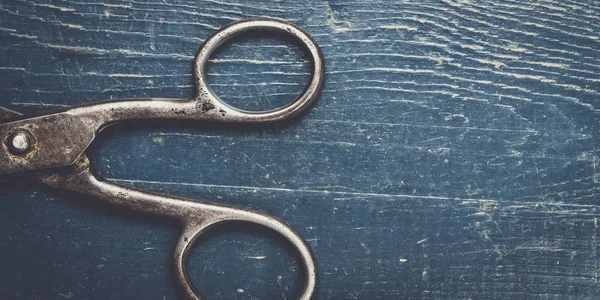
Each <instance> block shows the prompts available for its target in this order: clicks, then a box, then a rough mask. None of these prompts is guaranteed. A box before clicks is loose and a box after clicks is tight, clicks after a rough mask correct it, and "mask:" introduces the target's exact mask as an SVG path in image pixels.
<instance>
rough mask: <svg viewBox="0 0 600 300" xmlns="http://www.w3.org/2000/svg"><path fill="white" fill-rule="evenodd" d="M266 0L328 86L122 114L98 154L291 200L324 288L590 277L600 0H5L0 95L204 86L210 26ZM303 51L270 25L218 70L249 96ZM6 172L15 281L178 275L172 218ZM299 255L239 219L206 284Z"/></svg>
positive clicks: (158, 285)
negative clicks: (218, 120)
mask: <svg viewBox="0 0 600 300" xmlns="http://www.w3.org/2000/svg"><path fill="white" fill-rule="evenodd" d="M251 17H275V18H280V19H284V20H288V21H291V22H294V23H296V24H298V25H299V26H300V27H302V28H304V29H305V30H307V31H308V32H309V33H310V34H311V35H312V36H313V37H314V38H315V40H316V41H317V42H318V44H319V45H320V46H321V48H322V50H323V53H324V55H325V59H326V68H327V80H326V85H325V88H324V90H323V93H322V97H321V99H320V100H319V102H318V103H317V104H316V106H315V107H314V108H313V109H312V110H311V111H310V112H309V113H308V114H307V115H306V116H304V117H302V118H301V119H299V120H297V121H296V122H294V123H293V124H286V125H285V126H277V127H267V128H260V129H259V128H237V129H235V128H226V129H223V128H215V126H214V125H206V124H185V123H183V124H164V123H150V124H143V125H138V126H134V127H130V126H126V127H120V128H114V129H109V130H108V131H107V132H106V133H105V134H103V135H102V136H101V138H100V141H99V142H98V143H97V144H96V145H94V149H93V153H92V154H93V162H94V165H95V168H96V170H97V172H98V173H99V174H100V175H101V176H103V177H105V178H107V179H108V180H112V181H115V182H118V183H121V184H126V185H132V186H135V187H137V188H141V189H148V190H152V191H157V192H165V193H168V194H172V195H179V196H184V197H188V198H193V199H208V200H211V201H215V202H220V203H227V204H232V205H239V206H242V207H247V208H251V209H256V210H259V211H262V212H265V213H268V214H271V215H274V216H277V217H279V218H281V219H283V220H285V221H287V222H289V223H290V224H291V225H292V226H293V227H295V228H296V229H297V230H298V231H299V232H301V233H302V235H303V236H304V237H305V238H306V239H307V240H308V242H309V244H310V245H311V246H312V248H313V250H314V251H315V255H316V257H317V260H318V263H319V268H320V281H319V284H320V290H319V295H318V298H319V299H399V298H400V299H497V298H510V299H561V300H562V299H598V297H599V296H600V289H599V288H598V272H599V271H598V241H597V239H598V237H597V236H598V218H599V217H600V216H599V213H598V211H597V210H598V203H597V202H598V201H597V200H598V195H599V191H600V168H599V167H598V162H599V159H598V156H599V150H598V149H599V148H600V139H599V138H598V135H597V134H596V133H597V132H599V131H600V122H599V121H598V120H600V118H599V117H600V113H599V109H598V106H599V102H598V99H599V97H598V96H599V95H600V75H599V74H600V64H599V63H598V61H600V60H599V58H600V45H599V43H600V35H599V33H598V31H599V30H600V22H599V20H600V6H599V5H597V4H596V3H595V2H593V1H583V0H569V1H556V0H545V1H538V2H530V1H520V0H493V1H485V2H475V1H454V0H442V1H418V2H413V1H389V2H378V1H375V2H363V1H337V0H336V1H317V0H311V1H303V2H302V3H296V2H295V1H270V0H258V1H252V2H247V3H245V2H243V1H240V2H235V1H210V0H206V1H189V0H177V1H145V0H142V1H113V0H103V1H99V2H95V1H89V0H60V1H5V2H3V3H1V4H0V41H1V42H0V91H1V93H2V97H0V106H3V107H7V108H9V109H13V110H15V111H18V112H22V113H37V112H41V111H44V110H49V109H56V108H63V107H69V106H72V105H78V104H83V103H91V102H95V101H100V100H108V99H119V98H127V97H180V98H187V97H191V96H192V95H193V94H194V88H193V86H192V78H191V68H192V60H193V56H194V54H195V52H196V51H197V49H198V47H199V46H200V44H201V43H202V42H203V41H204V39H205V38H206V37H208V36H209V35H210V34H211V33H212V32H214V31H215V30H216V29H218V28H220V27H222V26H224V25H226V24H228V23H230V22H232V21H235V20H240V19H244V18H251ZM309 70H310V65H309V62H308V61H307V59H306V57H305V56H304V55H303V54H302V51H301V50H300V49H299V48H298V47H297V46H295V45H293V44H291V43H290V42H288V41H281V40H279V37H277V36H266V35H256V36H253V37H251V38H248V39H241V40H236V41H234V42H233V43H232V44H230V45H226V46H225V47H224V48H223V50H222V51H220V52H218V53H216V54H215V56H214V59H213V60H212V61H211V63H210V65H209V73H210V75H211V76H210V81H211V84H212V86H213V88H214V89H215V91H216V92H217V93H218V94H219V95H220V96H221V97H222V98H223V99H226V100H227V101H228V102H229V103H231V104H233V105H236V106H238V107H243V108H247V109H253V110H259V109H267V108H272V107H277V106H281V105H284V104H285V103H287V102H289V101H290V100H292V99H293V98H294V97H295V96H296V95H297V94H298V93H300V92H301V91H302V89H303V87H304V84H305V82H306V81H307V80H308V77H309V74H308V72H309ZM0 189H2V192H1V193H0V253H1V254H2V255H0V266H2V268H1V269H2V271H0V298H2V299H4V298H6V299H62V298H68V299H123V298H127V299H139V298H142V299H176V298H177V295H176V293H175V288H174V284H173V282H172V280H171V277H172V270H171V268H170V255H171V250H172V247H173V245H174V243H175V241H176V238H177V233H178V229H177V227H176V226H175V224H171V223H169V222H166V221H164V220H159V219H155V218H149V217H140V216H132V215H130V214H128V213H127V212H123V211H120V210H118V209H115V208H110V207H103V206H99V205H96V204H94V202H93V200H92V199H81V198H80V197H78V196H77V195H72V194H64V193H61V192H57V191H51V190H48V189H44V188H41V187H37V186H35V187H32V186H31V184H30V183H28V182H21V181H19V180H14V179H12V178H3V179H2V181H0ZM228 229H231V230H232V233H228V231H227V230H228ZM292 257H293V254H292V253H291V252H290V250H289V249H288V248H287V247H286V246H285V245H284V244H283V243H282V242H281V241H280V240H279V239H278V238H277V237H274V236H272V235H270V234H269V233H265V232H262V231H260V230H256V228H245V227H243V226H237V227H236V226H234V227H231V228H224V229H222V230H219V231H217V232H216V233H214V234H213V235H211V236H210V237H209V238H208V239H207V240H205V241H203V244H202V246H199V247H198V249H197V250H195V252H194V255H193V256H192V258H191V262H190V272H191V276H192V278H193V279H194V282H196V283H197V285H198V288H199V289H200V290H201V291H202V292H203V293H204V294H205V295H206V296H207V298H208V299H256V298H260V299H263V298H282V297H283V298H292V299H293V298H294V296H295V295H296V294H297V292H298V290H299V288H300V284H301V283H300V278H301V277H300V276H301V270H299V269H298V267H297V265H296V264H295V263H294V261H293V259H292Z"/></svg>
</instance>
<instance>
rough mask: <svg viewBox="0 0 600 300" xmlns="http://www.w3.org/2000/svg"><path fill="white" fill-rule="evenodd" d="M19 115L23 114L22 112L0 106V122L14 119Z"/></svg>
mask: <svg viewBox="0 0 600 300" xmlns="http://www.w3.org/2000/svg"><path fill="white" fill-rule="evenodd" d="M18 116H22V114H20V113H18V112H16V111H13V110H10V109H8V108H4V107H2V106H0V123H2V121H4V120H6V119H12V118H15V117H18Z"/></svg>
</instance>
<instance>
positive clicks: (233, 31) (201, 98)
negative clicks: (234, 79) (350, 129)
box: [194, 19, 325, 123]
mask: <svg viewBox="0 0 600 300" xmlns="http://www.w3.org/2000/svg"><path fill="white" fill-rule="evenodd" d="M265 30H266V31H274V32H279V33H283V34H285V35H287V36H289V37H291V38H292V39H293V40H295V41H297V42H298V43H299V44H300V45H301V46H302V48H304V50H306V51H307V52H308V54H310V60H311V62H312V70H311V79H310V82H309V83H308V85H307V86H306V88H305V89H304V91H303V92H302V94H300V96H298V98H296V100H294V101H293V102H292V103H290V104H288V105H286V106H283V107H280V108H276V109H273V110H268V111H261V112H254V111H246V110H241V109H238V108H235V107H233V106H230V105H228V104H227V103H225V102H224V101H223V100H221V98H219V96H217V95H216V94H215V92H214V91H213V90H212V88H211V87H210V85H209V84H208V77H207V73H206V64H207V62H208V59H209V58H210V56H211V54H212V53H213V52H214V51H215V50H216V49H218V48H219V47H220V46H221V45H222V44H223V43H225V42H227V41H228V40H230V39H232V38H234V37H236V36H238V35H240V34H242V33H245V32H249V31H265ZM323 65H324V63H323V53H321V49H320V48H319V46H318V45H317V43H316V42H315V41H314V40H313V39H312V38H311V37H310V35H308V33H306V32H304V31H303V30H302V29H300V28H298V27H297V26H296V25H294V24H291V23H288V22H285V21H281V20H277V19H247V20H242V21H238V22H234V23H231V24H229V25H227V26H225V27H223V28H221V29H219V30H218V31H216V32H215V33H214V34H213V35H211V36H210V37H209V38H208V39H206V41H205V42H204V44H203V45H202V47H200V50H198V53H197V54H196V58H195V60H194V78H195V80H196V97H195V100H196V101H197V102H198V103H199V104H200V105H205V104H206V105H208V107H218V108H220V109H222V111H219V112H218V113H219V114H220V115H221V117H222V118H220V119H221V121H225V122H227V121H234V122H236V121H237V122H244V123H247V122H270V121H279V120H282V119H288V118H292V117H295V116H296V115H298V114H299V113H302V112H303V111H305V110H306V109H307V108H308V107H310V106H311V104H312V103H314V102H315V100H316V99H317V97H318V95H319V92H320V90H321V88H322V86H323V80H324V77H325V76H324V72H325V69H324V66H323Z"/></svg>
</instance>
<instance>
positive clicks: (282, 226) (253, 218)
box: [173, 204, 317, 300]
mask: <svg viewBox="0 0 600 300" xmlns="http://www.w3.org/2000/svg"><path fill="white" fill-rule="evenodd" d="M186 210H188V212H189V213H191V214H194V210H197V213H196V214H195V215H203V216H206V215H207V214H209V215H210V217H207V218H204V217H201V218H200V219H199V220H198V221H196V220H194V219H189V218H188V217H184V218H182V221H183V222H185V223H184V229H183V232H182V234H181V236H180V237H179V241H178V242H177V246H176V247H175V253H174V257H173V263H174V264H175V273H176V276H177V279H178V282H179V284H180V288H181V291H182V292H183V293H184V295H185V296H186V297H188V298H189V299H191V300H203V299H204V298H203V297H202V295H201V294H200V293H199V292H198V291H197V290H196V289H195V288H194V285H193V283H192V281H191V280H190V278H189V276H188V272H187V270H186V262H187V256H188V253H189V251H190V249H191V248H192V245H193V244H194V241H196V240H197V239H198V238H199V237H200V236H201V235H202V234H203V233H206V232H207V231H208V230H209V229H210V228H211V227H213V226H215V225H218V224H222V223H225V222H232V221H235V222H243V223H252V224H258V225H261V226H263V227H266V228H268V229H271V230H273V231H275V232H277V233H279V234H280V235H282V236H283V237H284V238H285V239H286V240H287V241H288V242H289V243H291V244H292V245H293V246H294V248H295V250H296V251H297V253H298V254H299V257H300V262H301V264H302V266H303V269H304V274H305V276H304V288H303V290H302V293H301V294H300V296H299V297H298V299H299V300H309V299H311V298H312V297H313V296H314V294H315V292H316V288H317V266H316V263H315V259H314V257H313V254H312V252H311V250H310V248H309V247H308V245H307V244H306V242H305V241H304V239H303V238H302V237H301V236H300V234H299V233H298V232H296V231H295V230H294V229H292V228H291V227H290V226H289V225H288V224H286V223H284V222H283V221H281V220H278V219H276V218H273V217H270V216H267V215H263V214H260V213H257V212H251V211H248V210H243V209H239V208H233V207H226V206H217V205H199V206H198V205H195V204H191V205H190V207H189V208H187V209H186Z"/></svg>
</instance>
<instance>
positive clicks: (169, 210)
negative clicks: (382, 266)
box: [0, 19, 324, 300]
mask: <svg viewBox="0 0 600 300" xmlns="http://www.w3.org/2000/svg"><path fill="white" fill-rule="evenodd" d="M256 30H261V31H262V30H267V31H275V32H280V33H284V34H286V35H288V36H290V37H291V38H292V39H294V40H296V41H297V42H299V44H300V45H301V46H302V47H303V48H304V50H305V51H307V52H308V54H309V55H310V58H311V62H312V77H311V79H310V81H309V83H308V85H307V86H306V88H305V90H304V91H303V92H302V94H301V95H300V96H299V97H298V98H297V99H296V100H295V101H294V102H292V103H290V104H288V105H286V106H284V107H281V108H278V109H274V110H269V111H263V112H250V111H244V110H240V109H236V108H234V107H232V106H229V105H227V104H226V103H225V102H223V101H222V100H221V99H220V98H219V97H218V96H217V95H216V94H215V93H214V92H213V90H212V89H211V88H210V86H209V85H208V81H207V74H206V63H207V61H208V59H209V57H210V55H211V54H212V53H213V52H214V51H215V50H216V49H217V48H218V47H219V46H220V45H222V44H223V43H224V42H226V41H227V40H229V39H231V38H233V37H234V36H237V35H239V34H242V33H246V32H249V31H256ZM194 79H195V81H196V95H195V96H194V97H192V98H191V99H189V100H181V99H125V100H116V101H107V102H98V103H93V104H87V105H82V106H77V107H73V108H69V109H66V110H62V111H55V112H51V113H48V114H42V115H39V116H34V117H26V116H22V115H21V114H19V113H16V112H14V111H10V110H8V109H4V108H0V121H2V123H0V141H3V142H2V143H1V146H0V174H13V173H23V172H31V173H32V175H33V176H34V177H35V178H36V179H37V180H39V181H41V182H42V183H44V184H46V185H48V186H51V187H55V188H62V189H66V190H70V191H73V192H76V193H79V194H83V195H86V196H90V197H94V198H96V199H100V200H103V201H105V202H107V203H110V204H115V205H121V206H124V207H127V208H129V209H131V210H133V211H139V212H145V213H151V214H157V215H165V216H169V217H172V218H175V219H177V220H179V221H180V222H181V224H182V226H183V231H182V233H181V236H180V238H179V240H178V242H177V245H176V247H175V251H174V256H173V263H174V265H175V275H176V277H177V282H178V284H179V286H180V288H181V290H182V292H183V294H184V295H185V296H186V297H187V298H189V299H204V298H203V297H202V296H201V295H200V294H199V293H198V291H196V290H195V288H194V286H193V284H192V282H191V281H190V278H189V277H188V275H187V271H186V263H185V262H186V257H187V255H188V253H189V250H190V249H191V247H192V245H193V243H194V241H195V240H196V239H197V238H198V237H199V236H200V235H201V234H203V233H205V232H206V231H207V230H208V229H209V228H211V227H212V226H214V225H217V224H221V223H223V222H230V221H237V222H249V223H253V224H258V225H261V226H263V227H266V228H269V229H271V230H274V231H275V232H277V233H279V234H280V235H282V236H283V237H284V238H285V239H287V240H288V241H289V242H290V243H291V244H292V245H293V246H294V248H295V250H296V251H297V252H298V254H299V257H300V261H301V264H302V266H303V268H304V271H305V272H304V273H305V276H304V282H305V284H304V288H303V290H302V292H301V295H300V296H299V298H298V299H303V300H304V299H310V298H312V297H313V296H314V294H315V291H316V287H317V267H316V263H315V259H314V257H313V254H312V252H311V250H310V248H309V246H308V245H307V244H306V242H305V241H304V239H303V238H302V237H301V236H300V234H299V233H298V232H296V231H295V230H294V229H292V228H291V227H290V226H289V225H287V224H286V223H284V222H283V221H280V220H278V219H276V218H274V217H270V216H268V215H265V214H261V213H258V212H253V211H249V210H245V209H242V208H237V207H231V206H226V205H221V204H213V203H207V202H198V201H192V200H188V199H184V198H175V197H167V196H164V195H158V194H153V193H148V192H142V191H139V190H135V189H132V188H129V187H124V186H120V185H117V184H114V183H110V182H106V181H103V180H101V179H98V178H96V176H95V175H94V174H93V173H92V171H91V170H90V162H89V159H88V157H87V154H86V149H87V148H88V146H89V145H90V144H91V143H92V141H93V140H94V138H95V137H96V134H97V133H98V132H99V131H100V130H102V129H103V128H105V127H106V126H108V125H111V124H114V123H117V122H123V121H133V120H152V119H154V120H204V121H213V122H221V123H238V124H256V123H268V122H275V121H281V120H286V119H290V118H293V117H295V116H297V115H299V114H301V113H302V112H303V111H305V110H306V109H308V108H309V107H310V106H311V105H312V104H313V103H314V102H315V101H316V99H317V97H318V95H319V92H320V90H321V88H322V85H323V79H324V65H323V55H322V53H321V50H320V49H319V47H318V45H317V44H316V43H315V41H314V40H313V39H312V38H311V37H310V36H309V35H308V34H307V33H306V32H304V31H303V30H301V29H300V28H298V27H296V26H295V25H293V24H290V23H287V22H284V21H279V20H274V19H249V20H243V21H239V22H235V23H232V24H230V25H228V26H225V27H223V28H221V29H220V30H218V31H217V32H215V33H214V34H213V35H212V36H210V37H209V38H208V39H207V40H206V41H205V42H204V44H203V45H202V46H201V47H200V50H199V51H198V53H197V54H196V57H195V60H194Z"/></svg>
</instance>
